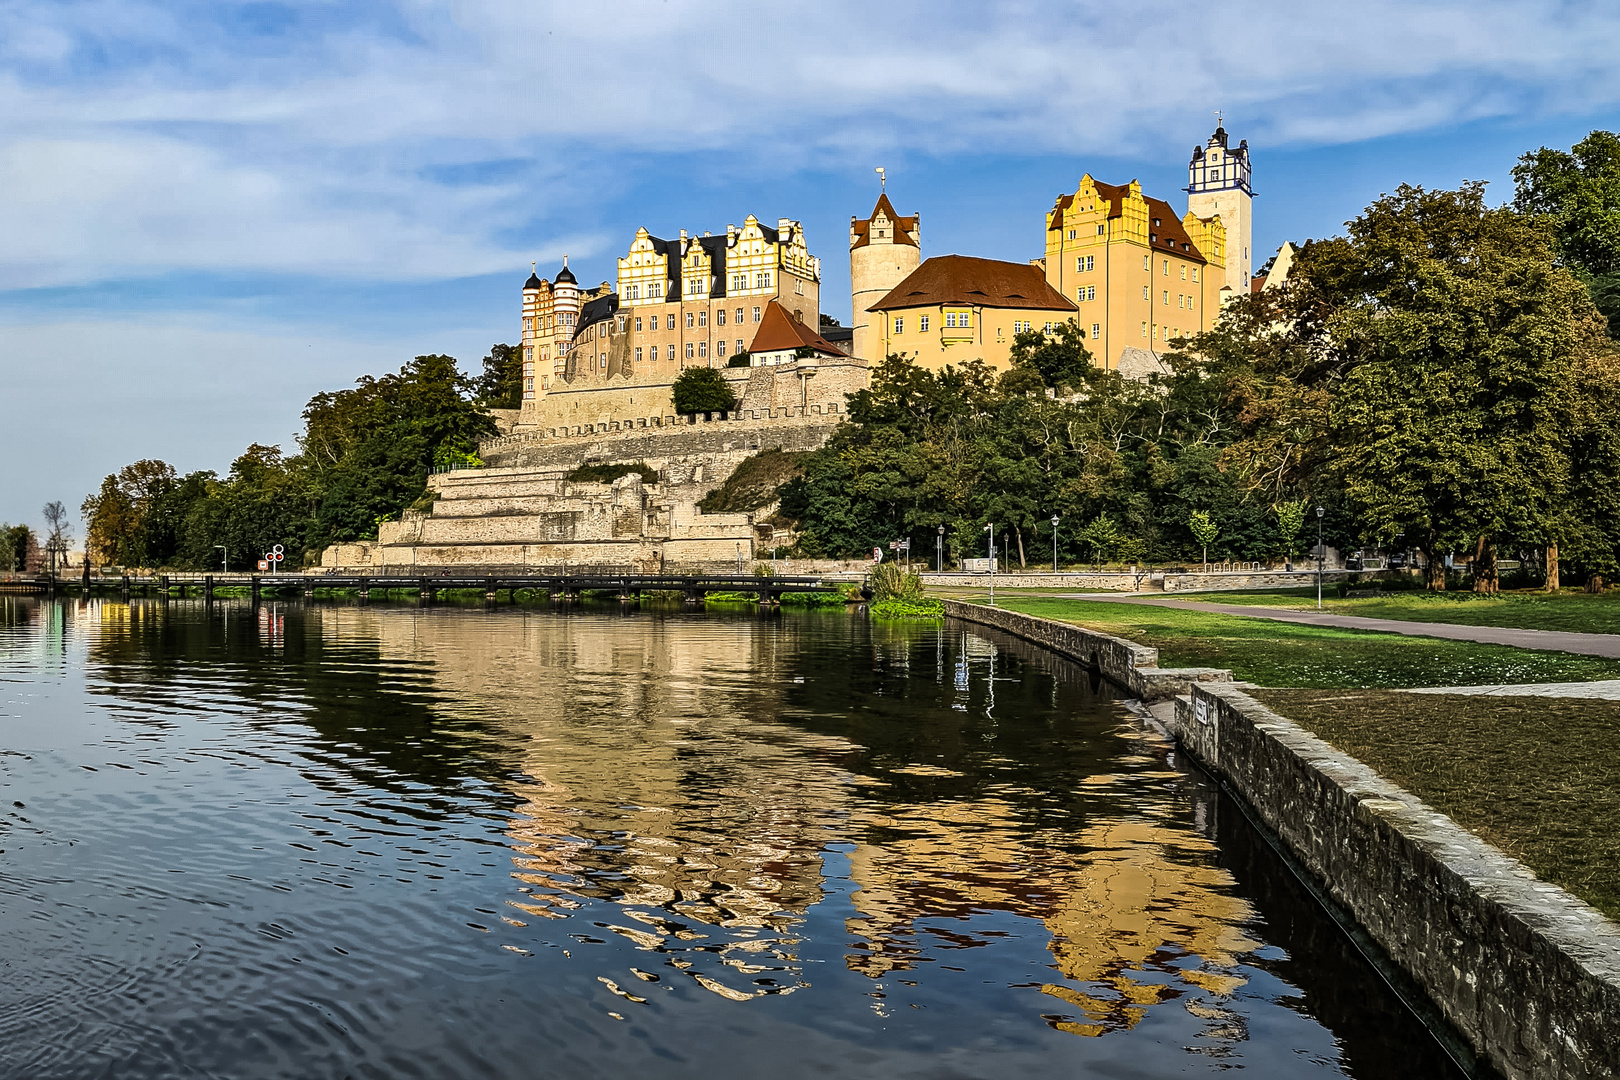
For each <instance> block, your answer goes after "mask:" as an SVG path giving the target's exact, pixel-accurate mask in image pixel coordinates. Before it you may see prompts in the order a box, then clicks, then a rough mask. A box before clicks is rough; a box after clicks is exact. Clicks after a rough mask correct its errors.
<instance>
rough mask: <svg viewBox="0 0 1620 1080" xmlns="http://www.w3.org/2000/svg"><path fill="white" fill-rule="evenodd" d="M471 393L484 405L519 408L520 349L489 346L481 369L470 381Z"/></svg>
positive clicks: (516, 347)
mask: <svg viewBox="0 0 1620 1080" xmlns="http://www.w3.org/2000/svg"><path fill="white" fill-rule="evenodd" d="M473 394H474V396H475V397H476V399H477V401H478V403H479V404H481V405H483V406H485V407H486V408H491V409H516V408H519V407H520V406H521V405H522V404H523V350H522V348H520V347H519V346H516V345H491V346H490V347H489V354H488V355H487V356H485V357H484V369H483V371H482V372H481V373H480V374H479V375H478V377H477V378H476V379H474V380H473Z"/></svg>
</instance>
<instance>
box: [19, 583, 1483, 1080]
mask: <svg viewBox="0 0 1620 1080" xmlns="http://www.w3.org/2000/svg"><path fill="white" fill-rule="evenodd" d="M0 811H3V812H0V849H3V850H0V975H3V977H0V1077H6V1078H12V1077H16V1078H28V1080H42V1078H55V1077H64V1078H65V1077H119V1078H144V1077H154V1078H156V1077H216V1076H217V1077H231V1078H256V1077H297V1078H325V1077H331V1078H334V1080H335V1078H342V1077H355V1078H358V1077H379V1078H382V1077H388V1078H393V1077H413V1076H422V1077H434V1078H441V1080H442V1078H454V1077H516V1076H546V1077H626V1076H638V1077H647V1078H664V1077H671V1078H676V1077H679V1078H685V1077H693V1078H697V1077H703V1078H730V1077H737V1078H744V1077H766V1076H769V1077H773V1078H794V1077H812V1076H813V1077H828V1076H832V1077H884V1078H907V1077H919V1078H920V1077H951V1078H966V1077H987V1078H989V1077H997V1078H999V1077H1014V1076H1016V1077H1133V1078H1135V1077H1168V1076H1188V1075H1192V1076H1197V1075H1206V1074H1215V1073H1221V1072H1226V1071H1228V1070H1232V1069H1242V1070H1243V1071H1244V1075H1247V1076H1253V1077H1290V1078H1294V1077H1327V1076H1352V1077H1358V1078H1364V1080H1370V1078H1387V1077H1447V1076H1455V1075H1457V1073H1456V1072H1455V1071H1454V1070H1453V1068H1452V1066H1451V1065H1450V1064H1449V1062H1448V1060H1447V1059H1446V1058H1445V1056H1444V1055H1443V1054H1442V1053H1441V1051H1440V1049H1439V1047H1438V1045H1437V1043H1436V1042H1435V1041H1434V1039H1433V1038H1432V1037H1431V1036H1430V1035H1429V1033H1428V1032H1427V1031H1426V1030H1425V1029H1424V1028H1423V1027H1422V1026H1421V1025H1420V1024H1419V1023H1418V1022H1417V1021H1416V1020H1415V1019H1413V1018H1412V1016H1411V1015H1410V1014H1409V1013H1408V1012H1406V1011H1405V1010H1404V1009H1403V1008H1402V1006H1401V1005H1400V1003H1399V1002H1398V1001H1397V1000H1396V999H1395V997H1394V995H1393V994H1391V993H1390V991H1389V990H1388V989H1387V988H1386V987H1385V986H1384V985H1383V983H1382V982H1381V981H1380V980H1379V979H1378V977H1377V975H1376V974H1375V973H1374V972H1373V971H1372V969H1371V968H1370V967H1369V966H1368V965H1367V964H1366V963H1365V962H1364V961H1363V960H1362V959H1361V957H1360V956H1359V955H1358V954H1357V953H1356V952H1355V951H1354V949H1353V948H1352V947H1351V946H1350V944H1349V943H1348V941H1347V940H1346V939H1345V938H1344V936H1343V935H1342V934H1341V933H1340V932H1339V930H1338V929H1337V928H1336V927H1335V925H1334V924H1333V923H1332V922H1331V920H1329V919H1328V918H1327V917H1326V915H1325V914H1324V913H1323V912H1322V911H1321V910H1320V909H1319V908H1318V907H1317V906H1316V905H1315V904H1314V903H1313V902H1312V901H1311V900H1310V899H1309V897H1308V896H1307V895H1306V894H1305V893H1304V891H1303V890H1302V889H1301V888H1300V887H1299V885H1298V883H1297V882H1295V881H1294V879H1293V878H1292V877H1291V876H1290V875H1289V873H1288V871H1287V870H1286V869H1285V868H1284V867H1283V866H1282V865H1281V864H1280V863H1279V862H1278V861H1277V859H1276V857H1275V856H1274V855H1273V854H1272V852H1271V851H1270V849H1269V848H1268V847H1266V845H1265V844H1264V843H1262V842H1261V841H1260V840H1259V839H1258V838H1257V837H1256V836H1255V834H1254V833H1253V832H1252V830H1251V829H1250V828H1249V826H1248V825H1247V823H1246V822H1245V821H1244V819H1243V818H1242V816H1241V814H1239V813H1238V812H1237V810H1236V809H1235V808H1234V807H1233V805H1232V804H1231V803H1230V802H1229V801H1228V800H1227V799H1226V798H1225V797H1224V796H1223V795H1221V794H1220V793H1219V791H1218V790H1217V789H1215V788H1214V787H1213V786H1212V785H1211V784H1210V783H1209V782H1208V781H1207V780H1206V779H1205V778H1204V777H1203V776H1202V775H1201V774H1199V773H1197V772H1196V771H1193V770H1190V769H1188V768H1187V766H1186V765H1185V763H1183V762H1182V761H1181V760H1179V757H1178V755H1177V754H1176V752H1175V748H1174V747H1173V745H1171V744H1169V743H1168V742H1166V741H1165V740H1163V739H1161V738H1159V737H1157V736H1156V735H1154V734H1153V733H1152V732H1151V731H1150V730H1148V729H1146V728H1144V726H1143V725H1142V724H1141V723H1140V722H1139V721H1138V720H1137V719H1136V718H1135V717H1134V715H1133V714H1132V713H1131V712H1130V711H1129V710H1128V709H1127V708H1125V706H1124V705H1123V704H1122V702H1121V701H1120V700H1119V696H1118V692H1117V691H1115V690H1114V689H1113V688H1111V687H1110V686H1109V685H1108V684H1106V683H1101V682H1098V681H1097V680H1095V679H1094V678H1093V677H1092V676H1091V675H1089V674H1088V673H1087V672H1086V671H1084V670H1083V669H1081V668H1079V667H1077V666H1075V665H1072V664H1070V663H1068V662H1066V661H1062V660H1060V659H1058V658H1055V657H1053V656H1051V655H1050V654H1046V653H1043V652H1041V651H1040V650H1038V649H1035V648H1034V647H1032V646H1028V645H1025V644H1023V643H1021V642H1018V641H1015V640H1013V639H1009V638H1004V637H1001V636H1000V635H997V634H994V633H992V632H988V631H982V630H965V629H963V628H961V627H958V626H952V625H947V626H945V627H939V626H936V625H932V624H885V623H878V624H874V623H871V622H868V621H867V620H866V618H865V617H864V615H858V614H857V615H851V614H845V613H843V612H834V613H814V612H811V613H796V612H776V613H765V614H761V613H758V612H755V611H754V610H752V609H748V608H737V609H734V610H715V609H712V608H711V609H710V610H708V611H684V610H681V609H680V608H679V607H668V608H658V607H653V606H643V607H639V608H637V607H627V608H621V607H619V606H618V605H611V606H607V605H604V606H598V607H593V606H586V607H584V608H574V609H570V610H561V609H553V608H548V607H546V606H545V605H544V604H541V605H537V606H528V607H522V606H519V607H504V606H503V607H501V608H499V609H495V610H485V609H484V608H483V607H482V606H478V607H457V606H453V605H444V606H436V607H429V608H418V607H412V606H406V605H386V604H383V605H377V604H373V605H369V606H362V605H360V604H357V603H356V604H348V605H345V604H342V603H330V604H328V603H317V604H309V605H305V604H301V603H297V602H290V603H266V604H263V605H260V606H257V607H254V606H250V605H249V604H247V603H242V602H221V603H215V604H211V605H204V604H203V603H202V602H200V601H195V602H192V601H169V602H159V601H156V600H151V601H139V600H137V601H135V602H133V603H115V602H106V601H96V600H91V601H88V602H84V601H75V600H64V601H36V600H33V599H28V598H20V597H3V596H0Z"/></svg>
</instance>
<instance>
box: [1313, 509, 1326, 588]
mask: <svg viewBox="0 0 1620 1080" xmlns="http://www.w3.org/2000/svg"><path fill="white" fill-rule="evenodd" d="M1326 513H1327V510H1326V509H1325V508H1323V507H1320V506H1318V507H1317V508H1316V610H1317V611H1321V610H1322V560H1323V559H1325V558H1326V557H1327V548H1325V547H1323V546H1322V515H1324V514H1326Z"/></svg>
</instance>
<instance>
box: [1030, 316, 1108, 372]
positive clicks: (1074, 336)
mask: <svg viewBox="0 0 1620 1080" xmlns="http://www.w3.org/2000/svg"><path fill="white" fill-rule="evenodd" d="M1011 360H1012V364H1013V367H1014V368H1015V369H1016V368H1023V369H1027V370H1031V371H1034V372H1036V373H1037V374H1039V375H1040V378H1041V383H1042V385H1044V386H1046V387H1048V388H1050V389H1052V390H1057V389H1059V388H1060V387H1065V386H1067V387H1073V388H1075V389H1079V388H1080V387H1082V386H1084V385H1085V384H1086V383H1087V381H1088V379H1089V377H1090V376H1091V375H1092V373H1093V372H1094V371H1096V370H1097V368H1096V365H1095V364H1094V363H1093V360H1092V355H1091V350H1089V349H1087V348H1086V332H1085V331H1084V330H1082V329H1080V324H1079V323H1077V322H1075V320H1073V319H1069V320H1068V321H1067V322H1063V323H1059V324H1058V325H1057V326H1056V327H1055V328H1054V329H1053V330H1051V331H1045V330H1023V331H1020V332H1019V333H1017V334H1014V335H1013V345H1012V352H1011Z"/></svg>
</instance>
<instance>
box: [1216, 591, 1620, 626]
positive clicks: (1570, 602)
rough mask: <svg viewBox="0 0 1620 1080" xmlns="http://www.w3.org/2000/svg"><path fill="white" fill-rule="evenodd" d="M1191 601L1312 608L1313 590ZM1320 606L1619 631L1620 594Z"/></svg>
mask: <svg viewBox="0 0 1620 1080" xmlns="http://www.w3.org/2000/svg"><path fill="white" fill-rule="evenodd" d="M1186 598H1187V599H1189V600H1203V601H1207V602H1209V603H1212V604H1255V605H1260V606H1264V607H1286V608H1314V607H1316V591H1315V590H1314V589H1286V590H1280V591H1277V592H1237V593H1198V594H1196V595H1194V594H1190V593H1189V594H1188V595H1187V597H1186ZM1322 606H1323V607H1324V608H1325V609H1326V610H1327V611H1329V612H1332V613H1333V614H1335V615H1362V616H1365V617H1367V618H1372V619H1409V620H1412V621H1414V622H1442V623H1457V624H1460V625H1464V626H1512V627H1520V628H1523V629H1526V630H1571V631H1575V632H1576V633H1582V634H1620V592H1611V593H1601V594H1596V595H1592V594H1588V593H1585V592H1577V591H1573V590H1566V591H1564V592H1561V593H1559V594H1558V595H1556V596H1552V595H1549V594H1547V593H1540V592H1524V593H1501V594H1499V595H1498V596H1497V597H1494V598H1493V597H1483V596H1475V595H1474V594H1473V593H1461V592H1459V593H1436V594H1429V593H1424V592H1413V593H1398V594H1395V595H1393V596H1388V597H1368V598H1365V599H1356V600H1340V599H1337V598H1334V597H1329V598H1327V599H1326V600H1324V601H1323V604H1322Z"/></svg>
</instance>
